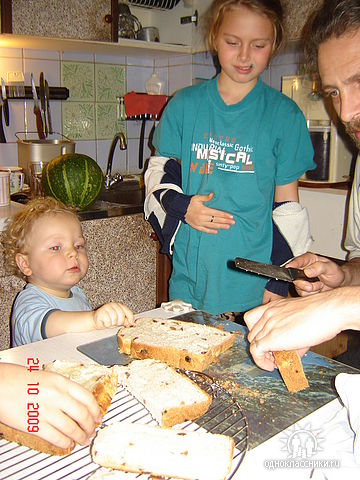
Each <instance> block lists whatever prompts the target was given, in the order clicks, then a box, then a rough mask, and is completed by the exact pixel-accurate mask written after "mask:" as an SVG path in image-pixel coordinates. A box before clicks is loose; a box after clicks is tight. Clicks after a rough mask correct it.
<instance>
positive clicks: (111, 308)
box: [41, 302, 134, 338]
mask: <svg viewBox="0 0 360 480" xmlns="http://www.w3.org/2000/svg"><path fill="white" fill-rule="evenodd" d="M133 323H134V314H133V312H132V311H131V310H130V309H129V308H128V307H127V306H126V305H122V304H120V303H115V302H110V303H106V304H105V305H103V306H102V307H100V308H98V309H97V310H93V311H87V312H63V311H62V310H52V311H51V312H50V313H49V315H48V316H47V317H46V318H44V320H43V323H42V327H41V328H42V331H43V332H44V333H45V338H49V337H55V336H56V335H61V334H63V333H78V332H88V331H90V330H94V329H100V328H110V327H115V326H118V325H125V326H130V325H132V324H133Z"/></svg>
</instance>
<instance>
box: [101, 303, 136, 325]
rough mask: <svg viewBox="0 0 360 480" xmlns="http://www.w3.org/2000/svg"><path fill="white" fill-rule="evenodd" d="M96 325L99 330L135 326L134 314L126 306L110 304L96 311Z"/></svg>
mask: <svg viewBox="0 0 360 480" xmlns="http://www.w3.org/2000/svg"><path fill="white" fill-rule="evenodd" d="M94 323H95V327H96V328H99V329H101V328H110V327H116V326H119V325H124V326H125V327H129V326H130V325H133V324H134V314H133V312H132V311H131V310H130V308H128V307H127V306H126V305H123V304H121V303H116V302H110V303H106V304H105V305H103V306H102V307H100V308H98V309H97V310H95V311H94Z"/></svg>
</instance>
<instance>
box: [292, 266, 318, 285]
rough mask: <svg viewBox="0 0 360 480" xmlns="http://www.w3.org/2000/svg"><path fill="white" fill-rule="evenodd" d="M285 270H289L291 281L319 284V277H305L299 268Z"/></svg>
mask: <svg viewBox="0 0 360 480" xmlns="http://www.w3.org/2000/svg"><path fill="white" fill-rule="evenodd" d="M287 270H290V275H291V277H292V279H293V280H306V281H307V282H311V283H314V282H320V278H319V277H307V276H306V275H305V273H304V270H301V269H299V268H291V267H289V268H288V269H287Z"/></svg>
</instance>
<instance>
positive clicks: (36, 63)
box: [24, 58, 60, 87]
mask: <svg viewBox="0 0 360 480" xmlns="http://www.w3.org/2000/svg"><path fill="white" fill-rule="evenodd" d="M24 71H25V84H26V85H31V81H30V74H31V73H33V75H34V80H35V85H36V86H38V85H39V75H40V72H44V77H45V79H46V80H47V81H48V83H49V86H54V87H55V86H59V85H60V61H56V60H41V59H33V58H25V60H24Z"/></svg>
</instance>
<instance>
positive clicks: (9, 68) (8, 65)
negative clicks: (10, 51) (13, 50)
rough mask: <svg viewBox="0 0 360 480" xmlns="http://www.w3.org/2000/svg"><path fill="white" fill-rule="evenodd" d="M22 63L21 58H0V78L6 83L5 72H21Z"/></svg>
mask: <svg viewBox="0 0 360 480" xmlns="http://www.w3.org/2000/svg"><path fill="white" fill-rule="evenodd" d="M22 71H23V63H22V59H21V58H14V57H1V56H0V77H2V78H3V79H4V80H5V82H6V73H7V72H22Z"/></svg>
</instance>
